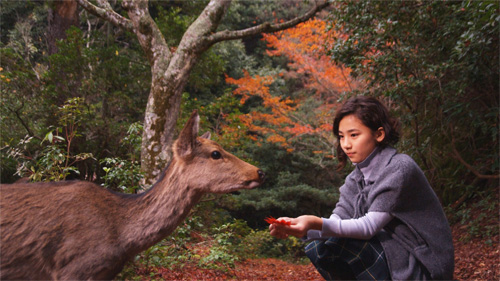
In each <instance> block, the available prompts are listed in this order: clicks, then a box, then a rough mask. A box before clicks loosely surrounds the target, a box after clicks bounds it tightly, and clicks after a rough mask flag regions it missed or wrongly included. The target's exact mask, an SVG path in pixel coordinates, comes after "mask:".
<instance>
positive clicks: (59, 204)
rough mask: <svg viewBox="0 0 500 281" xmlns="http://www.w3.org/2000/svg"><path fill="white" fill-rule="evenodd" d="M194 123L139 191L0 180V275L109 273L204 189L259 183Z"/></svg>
mask: <svg viewBox="0 0 500 281" xmlns="http://www.w3.org/2000/svg"><path fill="white" fill-rule="evenodd" d="M198 122H199V117H198V115H197V113H193V115H192V116H191V118H190V120H189V121H188V123H187V125H186V127H185V128H184V129H183V131H182V132H181V135H180V137H179V139H178V140H177V141H176V143H175V144H174V148H173V151H174V157H173V160H172V162H171V163H170V164H169V166H168V167H167V168H166V169H165V171H164V172H163V174H162V175H161V177H160V179H159V180H158V182H157V183H156V184H155V185H154V186H153V187H152V188H151V189H150V190H148V191H147V192H145V193H142V194H137V195H126V194H120V193H114V192H111V191H109V190H107V189H104V188H102V187H100V186H98V185H95V184H93V183H90V182H82V181H75V182H52V183H29V184H27V183H23V184H13V185H2V186H1V187H0V198H1V200H0V235H1V248H0V250H1V252H0V261H1V263H0V279H29V280H33V279H54V280H58V279H61V280H89V279H92V280H95V279H107V280H109V279H113V278H114V277H115V276H116V274H118V273H119V272H120V271H121V270H122V268H123V266H124V264H125V263H126V262H127V261H128V260H129V259H131V258H132V257H134V256H135V255H137V254H138V253H140V252H141V251H143V250H145V249H147V248H149V247H151V246H152V245H154V244H156V243H157V242H159V241H160V240H161V239H163V238H164V237H165V236H167V235H168V234H170V233H171V232H172V231H173V230H174V229H175V228H176V227H177V225H178V224H180V223H181V222H182V221H183V220H184V219H185V217H186V216H187V215H188V213H189V210H190V209H191V208H192V207H193V205H195V204H196V203H197V202H198V201H199V200H200V198H201V196H202V195H203V194H205V193H208V192H213V193H226V192H230V191H234V190H237V189H241V188H254V187H256V186H258V185H259V184H261V183H262V181H263V180H264V173H263V172H262V171H261V170H259V169H258V168H256V167H255V166H253V165H250V164H248V163H246V162H244V161H242V160H240V159H238V158H237V157H235V156H233V155H231V154H229V153H228V152H226V151H224V150H223V149H222V148H221V147H220V146H219V145H218V144H217V143H215V142H213V141H211V140H209V139H207V138H203V137H202V138H199V137H197V134H198ZM214 151H218V152H219V153H220V155H221V158H220V159H217V158H218V157H213V153H214Z"/></svg>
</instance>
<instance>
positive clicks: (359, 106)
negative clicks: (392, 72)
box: [333, 96, 401, 169]
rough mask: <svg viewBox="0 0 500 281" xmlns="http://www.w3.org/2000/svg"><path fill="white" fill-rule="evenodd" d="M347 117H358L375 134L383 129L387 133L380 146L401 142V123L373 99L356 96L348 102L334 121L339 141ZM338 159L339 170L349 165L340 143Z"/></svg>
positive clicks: (334, 130) (334, 128)
mask: <svg viewBox="0 0 500 281" xmlns="http://www.w3.org/2000/svg"><path fill="white" fill-rule="evenodd" d="M347 115H354V116H356V117H357V118H358V119H359V120H361V122H363V124H364V125H365V126H367V127H368V128H370V129H371V130H372V131H373V132H375V131H377V130H378V128H380V127H382V128H384V131H385V138H384V139H383V140H382V142H380V143H379V146H383V147H385V146H387V145H394V144H396V143H397V142H398V141H399V134H400V133H399V132H400V127H401V125H400V123H399V120H397V119H394V118H392V117H391V116H390V114H389V110H387V107H385V106H384V105H383V104H382V103H381V102H380V101H379V100H377V99H376V98H373V97H366V96H356V97H353V98H350V99H349V100H347V101H346V102H345V103H344V104H343V105H342V107H341V108H340V110H338V111H337V113H336V114H335V118H334V119H333V134H334V135H335V137H336V138H337V139H339V124H340V121H341V120H342V119H343V118H344V117H345V116H347ZM337 158H338V160H339V166H338V168H339V169H342V168H344V167H345V165H346V164H347V155H346V154H345V153H344V151H343V150H342V147H341V146H340V142H338V144H337Z"/></svg>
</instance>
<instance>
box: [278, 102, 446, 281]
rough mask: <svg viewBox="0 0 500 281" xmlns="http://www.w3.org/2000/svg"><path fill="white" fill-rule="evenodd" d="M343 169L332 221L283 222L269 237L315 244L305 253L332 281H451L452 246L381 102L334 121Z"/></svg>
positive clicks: (352, 107)
mask: <svg viewBox="0 0 500 281" xmlns="http://www.w3.org/2000/svg"><path fill="white" fill-rule="evenodd" d="M333 132H334V135H335V136H336V137H337V138H338V146H337V155H338V159H339V163H340V166H341V167H345V165H346V162H347V159H349V160H350V161H351V162H352V163H353V164H354V165H355V169H354V171H352V172H351V173H350V174H349V175H348V176H347V178H346V179H345V183H344V185H343V186H342V187H340V199H339V202H338V203H337V205H336V207H335V209H334V210H333V212H332V215H331V216H330V217H329V218H320V217H316V216H310V215H304V216H300V217H297V218H279V219H282V220H285V221H288V222H290V225H285V224H276V223H275V224H272V225H270V226H269V229H270V233H271V235H273V236H275V237H277V238H286V237H288V235H293V236H297V237H301V238H303V239H305V240H307V241H312V242H311V243H310V244H308V245H307V247H306V254H307V256H308V257H309V259H310V260H311V261H312V263H313V264H314V266H315V267H316V268H317V269H318V271H319V273H320V274H321V275H322V276H323V277H324V278H325V279H327V280H334V279H340V280H351V279H358V280H391V279H392V280H436V279H448V280H449V279H452V278H453V269H454V255H453V243H452V237H451V231H450V227H449V225H448V222H447V220H446V217H445V215H444V212H443V209H442V207H441V204H440V203H439V200H438V198H437V196H436V194H435V193H434V191H433V190H432V188H431V187H430V185H429V182H428V181H427V179H426V178H425V175H424V174H423V172H422V170H421V169H420V168H419V167H418V165H417V164H416V163H415V161H414V160H413V159H412V158H411V157H410V156H408V155H405V154H399V153H397V151H396V150H395V149H394V148H393V147H391V145H394V144H395V143H396V142H397V141H398V140H399V122H398V121H397V120H395V119H393V118H391V117H390V116H389V113H388V110H387V108H386V107H385V106H384V105H383V104H382V103H380V102H379V101H378V100H377V99H374V98H369V97H363V96H360V97H355V98H352V99H350V100H348V101H347V102H346V103H345V104H344V105H343V106H342V107H341V109H340V110H339V111H338V112H337V114H336V116H335V119H334V123H333Z"/></svg>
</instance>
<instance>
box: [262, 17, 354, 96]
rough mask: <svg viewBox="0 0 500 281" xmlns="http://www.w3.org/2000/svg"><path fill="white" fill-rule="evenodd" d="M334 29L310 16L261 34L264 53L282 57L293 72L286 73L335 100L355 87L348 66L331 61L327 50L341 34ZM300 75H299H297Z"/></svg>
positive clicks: (307, 86)
mask: <svg viewBox="0 0 500 281" xmlns="http://www.w3.org/2000/svg"><path fill="white" fill-rule="evenodd" d="M341 36H342V35H341V34H339V33H338V32H337V31H335V30H333V29H330V30H327V26H326V22H325V21H323V20H321V19H318V18H314V19H311V20H309V21H307V22H304V23H302V24H299V25H297V26H296V27H295V28H290V29H287V30H284V31H281V32H277V33H274V34H263V37H264V40H265V41H267V46H268V47H269V48H270V49H269V50H267V54H268V55H270V56H285V57H287V58H288V60H289V67H290V68H291V69H293V70H294V71H295V73H293V72H289V73H288V75H289V76H292V77H293V76H295V77H300V78H302V79H303V80H304V81H303V82H304V86H305V87H306V88H308V89H311V90H313V91H315V92H316V93H317V94H320V95H322V98H323V99H325V98H326V99H334V100H336V99H338V98H339V95H340V94H341V93H342V92H345V91H351V90H353V88H354V87H356V86H357V83H356V81H354V80H353V79H352V78H350V76H349V75H350V72H351V71H350V69H349V68H345V67H343V66H341V65H336V64H334V63H333V62H332V61H331V60H330V58H329V56H328V55H327V50H328V49H329V48H331V47H332V46H333V44H334V43H335V38H337V37H341ZM301 74H302V75H301Z"/></svg>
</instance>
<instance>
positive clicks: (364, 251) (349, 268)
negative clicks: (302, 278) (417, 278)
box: [306, 237, 391, 280]
mask: <svg viewBox="0 0 500 281" xmlns="http://www.w3.org/2000/svg"><path fill="white" fill-rule="evenodd" d="M306 255H307V257H308V258H309V259H310V260H311V262H312V263H313V264H314V266H315V267H316V269H317V270H318V272H319V273H320V274H321V275H322V276H323V278H325V279H326V280H391V275H390V272H389V268H388V267H387V260H386V258H385V254H384V249H383V248H382V245H381V244H380V242H379V241H378V240H377V239H376V238H375V237H374V238H372V239H371V240H357V239H350V238H336V237H332V238H329V239H328V240H315V241H313V242H312V243H310V244H308V245H307V246H306Z"/></svg>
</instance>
